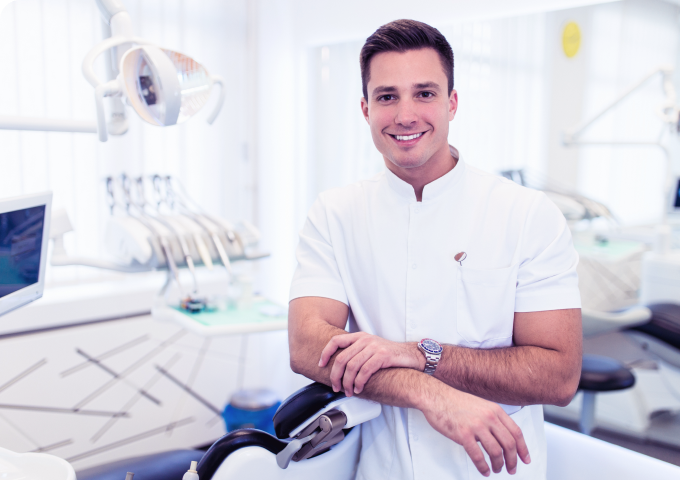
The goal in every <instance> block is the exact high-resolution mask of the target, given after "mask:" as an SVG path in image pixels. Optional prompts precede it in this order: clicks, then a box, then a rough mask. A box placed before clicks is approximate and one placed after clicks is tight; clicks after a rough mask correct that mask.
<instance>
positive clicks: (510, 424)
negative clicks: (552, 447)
mask: <svg viewBox="0 0 680 480" xmlns="http://www.w3.org/2000/svg"><path fill="white" fill-rule="evenodd" d="M498 418H499V420H500V421H501V423H503V425H504V426H505V428H507V429H508V431H509V432H510V434H511V435H512V436H513V437H514V439H515V445H516V448H517V455H519V458H521V459H522V462H524V463H525V464H527V465H528V464H530V463H531V456H530V455H529V447H527V442H525V441H524V435H523V434H522V429H521V428H519V427H518V426H517V424H516V423H515V422H514V421H513V419H512V418H510V416H509V415H508V414H507V413H505V412H503V415H499V416H498Z"/></svg>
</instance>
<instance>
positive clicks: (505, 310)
mask: <svg viewBox="0 0 680 480" xmlns="http://www.w3.org/2000/svg"><path fill="white" fill-rule="evenodd" d="M360 60H361V72H362V82H363V93H364V98H362V99H361V109H362V112H363V115H364V117H365V119H366V121H367V122H368V125H369V126H370V129H371V134H372V137H373V141H374V143H375V146H376V148H377V149H378V150H379V151H380V153H382V155H383V157H384V160H385V166H386V169H385V171H384V172H383V173H381V174H380V175H378V176H376V177H374V178H372V179H370V180H366V181H362V182H359V183H356V184H354V185H350V186H347V187H343V188H338V189H334V190H331V191H328V192H324V193H322V194H321V195H320V196H319V198H318V199H317V201H316V202H315V204H314V206H313V207H312V209H311V210H310V212H309V217H308V219H307V222H306V224H305V226H304V228H303V230H302V232H301V234H300V244H299V247H298V250H297V258H298V268H297V270H296V273H295V277H294V279H293V283H292V286H291V302H290V313H289V342H290V352H291V367H292V368H293V370H294V371H296V372H298V373H301V374H303V375H305V376H307V377H308V378H310V379H313V380H316V381H319V382H323V383H325V384H327V385H332V386H333V388H334V389H335V390H336V391H339V390H343V391H344V392H345V394H346V395H348V396H351V395H354V394H357V395H360V396H362V397H364V398H368V399H371V400H375V401H377V402H380V403H382V404H383V412H382V415H380V416H379V417H378V418H377V419H375V420H372V421H371V422H368V423H366V424H363V425H362V427H361V435H362V450H361V460H360V463H359V467H358V472H357V478H358V479H361V480H377V479H404V480H406V479H409V480H410V479H417V480H421V479H428V480H429V479H432V478H441V479H449V478H451V479H454V478H455V479H468V478H476V477H478V476H481V475H484V476H488V475H489V474H490V473H491V471H493V472H495V473H499V472H503V473H504V474H507V473H509V474H515V475H516V478H526V479H544V478H545V475H546V445H545V437H544V433H543V410H542V407H541V404H555V405H566V404H567V403H569V401H570V400H571V398H572V397H573V395H574V393H575V391H576V387H577V384H578V379H579V374H580V365H581V313H580V296H579V292H578V286H577V276H576V264H577V262H578V257H577V255H576V252H575V251H574V248H573V246H572V242H571V235H570V232H569V229H568V227H567V224H566V221H565V219H564V217H563V216H562V215H561V213H560V212H559V210H558V209H557V208H556V207H555V206H554V205H553V204H552V203H551V202H550V201H549V200H548V199H547V198H546V196H545V195H544V194H542V193H540V192H537V191H533V190H529V189H526V188H523V187H520V186H519V185H516V184H514V183H512V182H510V181H508V180H505V179H503V178H500V177H497V176H495V175H491V174H488V173H485V172H482V171H480V170H477V169H475V168H473V167H471V166H470V165H468V164H467V163H466V162H465V161H464V160H463V159H462V157H461V155H460V153H459V152H458V150H457V149H456V148H454V147H452V146H450V145H449V144H448V133H449V122H451V121H452V120H453V118H454V117H455V115H456V109H457V107H458V94H457V92H456V91H455V90H454V89H453V52H452V51H451V47H450V45H449V44H448V42H447V41H446V39H445V38H444V37H443V36H442V35H441V34H440V33H439V31H438V30H436V29H434V28H432V27H430V26H428V25H425V24H423V23H420V22H416V21H413V20H399V21H395V22H392V23H389V24H387V25H384V26H382V27H380V28H379V29H378V30H377V31H376V32H375V33H374V34H373V35H371V36H370V37H369V38H368V39H367V40H366V43H365V45H364V47H363V49H362V51H361V59H360ZM348 324H349V331H350V332H351V333H348V332H347V331H346V330H345V328H346V327H347V325H348ZM518 459H519V460H518ZM504 467H505V469H504Z"/></svg>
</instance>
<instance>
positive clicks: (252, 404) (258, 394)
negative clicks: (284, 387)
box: [222, 389, 281, 435]
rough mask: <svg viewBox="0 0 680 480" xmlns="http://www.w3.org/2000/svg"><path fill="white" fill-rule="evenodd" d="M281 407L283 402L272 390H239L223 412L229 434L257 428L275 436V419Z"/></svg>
mask: <svg viewBox="0 0 680 480" xmlns="http://www.w3.org/2000/svg"><path fill="white" fill-rule="evenodd" d="M280 405H281V401H280V400H279V398H278V397H277V396H276V394H275V393H274V392H272V391H271V390H266V389H257V390H239V391H238V392H236V393H235V394H234V395H232V397H231V400H229V404H227V406H226V407H225V408H224V412H222V418H224V423H225V425H226V427H227V432H231V431H234V430H238V429H239V428H257V429H258V430H264V431H265V432H267V433H270V434H272V435H274V422H273V418H274V414H275V413H276V410H277V409H278V408H279V406H280Z"/></svg>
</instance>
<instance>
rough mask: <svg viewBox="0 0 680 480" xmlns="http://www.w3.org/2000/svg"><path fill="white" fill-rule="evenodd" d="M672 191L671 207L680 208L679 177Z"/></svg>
mask: <svg viewBox="0 0 680 480" xmlns="http://www.w3.org/2000/svg"><path fill="white" fill-rule="evenodd" d="M673 193H674V195H673V208H680V179H678V183H676V184H675V192H673Z"/></svg>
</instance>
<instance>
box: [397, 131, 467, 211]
mask: <svg viewBox="0 0 680 480" xmlns="http://www.w3.org/2000/svg"><path fill="white" fill-rule="evenodd" d="M454 151H455V153H456V154H457V153H458V151H457V150H456V149H455V148H454ZM384 160H385V165H386V166H387V168H389V169H390V171H391V172H392V173H394V174H395V175H396V176H397V177H399V178H401V179H402V180H403V181H405V182H406V183H408V184H410V185H411V186H412V187H413V190H414V192H415V194H416V200H417V201H419V202H422V201H423V190H424V189H425V185H427V184H428V183H431V182H434V181H435V180H437V179H438V178H440V177H443V176H444V175H446V174H447V173H449V172H450V171H451V170H453V167H455V166H456V164H457V163H458V157H457V156H453V155H451V151H450V150H449V145H448V144H446V145H445V146H444V147H442V148H440V149H439V150H437V152H436V153H435V154H434V155H432V156H431V157H430V159H429V160H428V161H426V162H425V163H423V164H422V165H420V166H419V167H413V168H403V167H399V166H397V165H395V164H394V163H392V162H391V161H390V160H388V159H387V158H385V159H384Z"/></svg>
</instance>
